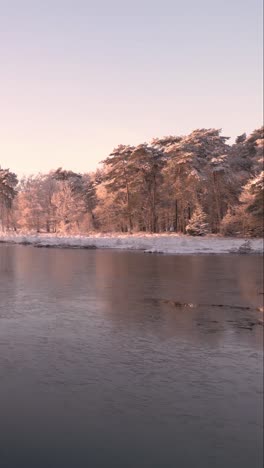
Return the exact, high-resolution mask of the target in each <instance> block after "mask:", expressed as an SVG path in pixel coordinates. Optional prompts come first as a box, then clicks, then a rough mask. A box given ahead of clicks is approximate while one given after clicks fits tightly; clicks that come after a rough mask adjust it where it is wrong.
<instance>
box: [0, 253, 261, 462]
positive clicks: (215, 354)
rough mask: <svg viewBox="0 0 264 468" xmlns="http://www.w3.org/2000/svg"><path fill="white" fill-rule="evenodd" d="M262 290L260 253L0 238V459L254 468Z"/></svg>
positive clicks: (257, 448)
mask: <svg viewBox="0 0 264 468" xmlns="http://www.w3.org/2000/svg"><path fill="white" fill-rule="evenodd" d="M261 293H263V289H262V260H261V258H260V257H257V256H252V257H251V256H240V257H239V256H163V255H146V254H143V253H136V252H133V253H132V252H117V251H99V250H98V251H86V250H60V249H37V248H33V247H24V246H5V245H2V246H0V458H1V467H3V468H10V467H12V468H16V467H19V468H21V467H24V466H25V467H27V468H33V467H34V468H38V467H40V468H44V467H45V468H47V467H49V468H53V467H54V468H79V467H80V468H89V467H91V468H97V467H98V468H101V467H102V468H104V467H107V468H119V467H120V468H121V467H122V468H126V467H127V468H130V467H131V468H141V467H142V468H143V467H144V468H145V467H146V468H148V467H149V468H175V467H180V468H184V467H188V468H200V467H201V468H207V467H208V468H212V467H214V468H218V467H219V468H220V467H221V468H222V467H225V468H228V467H230V468H236V467H237V468H238V467H239V468H248V467H251V468H260V467H261V466H262V429H261V428H262V398H263V392H262V390H263V387H262V337H263V327H262V325H261V323H259V322H260V320H261V318H262V315H261V313H260V312H259V311H257V310H256V307H257V306H259V305H261V303H262V301H263V295H262V294H261ZM169 300H171V301H177V302H183V303H194V304H202V305H200V306H198V307H196V308H193V309H191V308H180V307H174V306H173V305H172V304H169V303H167V302H166V301H169ZM203 304H204V305H203ZM210 304H226V305H228V306H237V305H240V306H242V307H250V309H249V310H247V309H243V308H241V309H232V308H231V307H222V308H217V307H211V306H210Z"/></svg>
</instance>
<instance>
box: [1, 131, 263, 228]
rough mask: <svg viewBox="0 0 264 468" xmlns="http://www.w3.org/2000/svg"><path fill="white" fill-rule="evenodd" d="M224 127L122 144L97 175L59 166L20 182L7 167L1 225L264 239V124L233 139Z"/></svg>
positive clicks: (2, 193)
mask: <svg viewBox="0 0 264 468" xmlns="http://www.w3.org/2000/svg"><path fill="white" fill-rule="evenodd" d="M221 133H222V132H221V130H219V129H198V130H194V131H193V132H192V133H190V134H189V135H184V136H168V137H164V138H154V139H153V140H152V141H151V142H150V143H142V144H140V145H138V146H130V145H119V146H118V147H117V148H115V149H114V150H113V152H112V153H111V154H110V155H109V156H108V157H106V158H105V159H104V160H103V161H102V162H101V164H100V166H99V167H98V169H97V170H96V171H95V172H93V173H84V174H80V173H75V172H73V171H70V170H64V169H63V168H58V169H57V170H54V171H50V172H49V173H46V174H43V173H40V174H36V175H30V176H27V177H24V178H22V179H20V180H18V177H17V175H16V174H15V173H13V172H12V171H11V170H10V169H5V168H1V166H0V230H2V231H17V232H37V233H42V232H43V233H44V232H45V233H58V234H66V233H67V234H89V233H91V232H96V231H97V232H128V233H136V232H151V233H163V232H178V233H183V234H189V235H205V234H208V233H212V234H220V235H225V236H241V235H243V236H251V237H260V236H262V235H263V195H264V194H263V190H264V181H263V174H264V173H263V148H264V145H263V143H264V139H263V127H262V128H259V129H256V130H254V131H253V132H252V133H251V134H250V135H246V134H243V135H240V136H238V137H237V138H236V141H235V143H233V144H229V143H228V141H229V138H228V137H225V136H222V134H221ZM88 158H89V156H87V159H88Z"/></svg>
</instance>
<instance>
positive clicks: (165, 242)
mask: <svg viewBox="0 0 264 468" xmlns="http://www.w3.org/2000/svg"><path fill="white" fill-rule="evenodd" d="M0 242H6V243H14V244H29V245H33V246H35V247H63V248H67V247H68V248H99V249H122V250H143V251H145V252H146V253H165V254H225V253H249V254H261V253H263V239H250V240H246V239H241V238H227V237H217V236H206V237H190V236H183V235H177V234H169V235H168V234H166V235H165V234H152V235H151V234H145V235H143V234H137V235H124V234H113V235H111V234H107V235H103V234H98V235H90V236H57V235H45V234H39V235H30V234H27V235H24V234H10V233H0Z"/></svg>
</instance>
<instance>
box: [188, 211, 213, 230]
mask: <svg viewBox="0 0 264 468" xmlns="http://www.w3.org/2000/svg"><path fill="white" fill-rule="evenodd" d="M186 232H187V234H189V235H190V236H205V235H206V234H208V232H209V225H208V223H207V221H206V214H205V213H204V211H203V210H202V208H201V207H200V206H197V208H196V209H195V211H194V213H193V215H192V217H191V219H190V221H189V223H188V225H187V226H186Z"/></svg>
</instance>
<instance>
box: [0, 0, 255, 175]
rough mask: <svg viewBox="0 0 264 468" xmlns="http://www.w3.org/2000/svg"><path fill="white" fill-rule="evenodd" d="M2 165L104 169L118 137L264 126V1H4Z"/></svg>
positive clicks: (127, 140)
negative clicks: (102, 166)
mask: <svg viewBox="0 0 264 468" xmlns="http://www.w3.org/2000/svg"><path fill="white" fill-rule="evenodd" d="M0 11H1V15H0V63H1V72H0V165H1V166H2V167H4V168H6V167H8V168H10V169H11V170H13V171H15V172H16V173H17V174H18V175H20V176H21V175H22V174H30V173H36V172H39V171H49V170H51V169H56V168H58V167H64V168H66V169H72V170H74V171H78V172H86V171H90V170H94V169H95V168H96V166H97V164H98V163H99V161H101V160H103V159H104V158H106V157H107V156H108V155H109V153H110V152H111V151H112V149H113V148H114V147H116V146H117V145H118V144H121V143H122V144H132V145H135V144H138V143H141V142H145V141H150V140H151V139H152V138H153V137H157V136H160V137H162V136H165V135H176V134H186V133H189V132H191V131H192V130H194V129H196V128H206V127H207V128H212V127H214V128H222V129H223V134H224V135H227V136H230V137H231V138H232V139H234V138H235V136H237V135H239V134H241V133H243V132H247V133H250V132H251V131H252V130H253V129H254V128H257V127H259V126H260V125H261V124H262V120H263V114H262V0H222V1H219V0H218V1H215V0H199V1H198V0H185V1H182V0H180V1H179V0H158V1H157V0H141V1H139V0H133V1H131V0H122V1H117V0H101V1H100V0H97V1H96V2H95V1H94V0H93V1H90V0H45V1H43V0H0Z"/></svg>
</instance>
